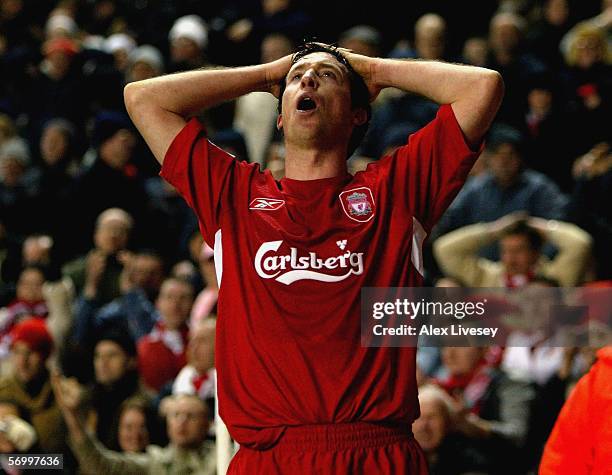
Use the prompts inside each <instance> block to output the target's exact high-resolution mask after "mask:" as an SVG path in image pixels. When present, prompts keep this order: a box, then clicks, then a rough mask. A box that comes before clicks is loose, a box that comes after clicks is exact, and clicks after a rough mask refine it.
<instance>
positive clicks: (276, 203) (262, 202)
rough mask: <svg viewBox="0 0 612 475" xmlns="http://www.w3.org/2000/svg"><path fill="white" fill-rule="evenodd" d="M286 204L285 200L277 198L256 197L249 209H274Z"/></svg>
mask: <svg viewBox="0 0 612 475" xmlns="http://www.w3.org/2000/svg"><path fill="white" fill-rule="evenodd" d="M284 204H285V201H284V200H277V199H275V198H255V199H254V200H253V201H251V204H249V209H253V210H257V211H274V210H277V209H278V208H280V207H281V206H283V205H284Z"/></svg>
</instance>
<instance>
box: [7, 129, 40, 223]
mask: <svg viewBox="0 0 612 475" xmlns="http://www.w3.org/2000/svg"><path fill="white" fill-rule="evenodd" d="M29 170H31V168H30V150H29V146H28V144H27V142H26V141H25V140H23V139H21V138H19V137H13V138H10V139H7V140H5V141H4V142H3V144H2V146H0V209H1V210H2V212H3V214H4V216H3V222H4V225H5V226H6V227H7V228H8V230H9V231H10V232H11V233H15V234H17V235H20V234H21V235H23V234H29V233H31V232H33V231H34V228H35V227H36V225H37V223H36V222H35V220H30V219H24V217H26V216H32V211H33V209H32V201H31V197H32V193H33V190H32V185H33V181H32V176H31V173H29Z"/></svg>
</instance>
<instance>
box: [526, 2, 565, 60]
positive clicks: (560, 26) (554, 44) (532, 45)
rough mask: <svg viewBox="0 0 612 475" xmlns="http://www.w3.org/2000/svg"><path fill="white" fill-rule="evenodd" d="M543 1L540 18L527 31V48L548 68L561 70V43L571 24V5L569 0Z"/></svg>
mask: <svg viewBox="0 0 612 475" xmlns="http://www.w3.org/2000/svg"><path fill="white" fill-rule="evenodd" d="M543 3H544V5H543V6H542V9H541V14H540V15H541V16H540V18H538V20H537V21H536V22H535V23H534V24H533V25H531V27H530V28H529V31H528V32H527V35H526V36H527V38H526V39H527V49H528V50H529V51H531V52H532V53H533V54H534V55H535V56H537V58H538V59H539V60H540V61H542V62H543V63H545V64H546V66H547V67H548V69H552V70H554V71H559V70H561V69H562V67H563V56H562V55H561V51H560V50H559V44H560V43H561V39H562V38H563V36H564V35H565V34H566V33H567V31H568V29H569V27H570V25H571V23H570V21H571V17H570V14H571V12H570V8H571V5H570V2H568V0H546V1H545V2H543Z"/></svg>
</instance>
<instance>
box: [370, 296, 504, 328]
mask: <svg viewBox="0 0 612 475" xmlns="http://www.w3.org/2000/svg"><path fill="white" fill-rule="evenodd" d="M486 303H487V299H486V298H484V299H482V300H478V301H470V302H431V301H426V300H425V299H421V300H418V301H413V300H410V299H407V298H403V299H400V298H397V299H395V300H394V301H386V302H374V303H372V318H374V319H375V320H382V319H383V318H386V317H392V316H393V317H403V318H405V319H408V320H410V321H411V322H412V323H399V324H397V322H395V321H394V323H395V324H393V325H390V324H389V322H381V323H378V324H375V325H374V326H373V327H372V332H373V334H374V335H376V336H384V335H389V336H421V335H426V336H444V335H449V336H489V337H492V338H495V335H496V334H497V331H498V328H497V327H483V326H472V325H470V326H466V325H462V324H458V323H451V324H448V317H451V318H455V319H458V320H462V319H463V318H465V317H482V316H483V315H484V314H485V304H486ZM432 317H434V318H435V317H446V319H444V320H442V321H440V320H438V321H436V320H434V319H433V318H432ZM417 318H419V319H420V321H418V322H414V321H415V320H416V319H417ZM425 322H428V323H425Z"/></svg>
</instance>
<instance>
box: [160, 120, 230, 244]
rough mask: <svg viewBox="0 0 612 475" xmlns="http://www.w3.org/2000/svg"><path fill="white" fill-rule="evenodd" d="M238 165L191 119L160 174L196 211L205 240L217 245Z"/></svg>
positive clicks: (169, 151) (180, 133) (200, 125)
mask: <svg viewBox="0 0 612 475" xmlns="http://www.w3.org/2000/svg"><path fill="white" fill-rule="evenodd" d="M238 168H239V166H238V162H237V161H236V160H235V159H234V157H233V156H232V155H230V154H229V153H227V152H225V151H223V150H222V149H220V148H219V147H217V146H216V145H214V144H213V143H211V142H210V141H209V140H207V138H206V132H205V130H204V127H203V126H202V124H200V122H199V121H198V120H197V119H195V118H194V119H191V120H190V121H189V122H188V123H187V124H186V125H185V127H184V128H183V129H182V130H181V131H180V132H179V133H178V135H177V136H176V137H175V138H174V141H173V142H172V144H171V145H170V148H169V149H168V151H167V152H166V156H165V158H164V162H163V165H162V169H161V172H160V175H161V176H162V178H164V179H165V180H166V181H167V182H168V183H170V184H171V185H172V186H174V187H175V188H176V189H177V191H178V192H179V193H180V195H181V196H182V197H183V198H184V199H185V201H186V202H187V204H188V205H189V206H190V207H191V209H193V211H194V212H195V214H196V216H197V217H198V221H199V223H200V231H201V232H202V236H203V237H204V240H205V241H206V242H207V243H208V244H209V245H211V246H212V245H213V243H214V241H215V233H216V232H217V230H218V229H220V228H221V210H222V209H227V207H228V202H229V201H230V199H231V197H230V193H231V188H232V181H233V180H234V179H235V177H236V174H237V173H238Z"/></svg>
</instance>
